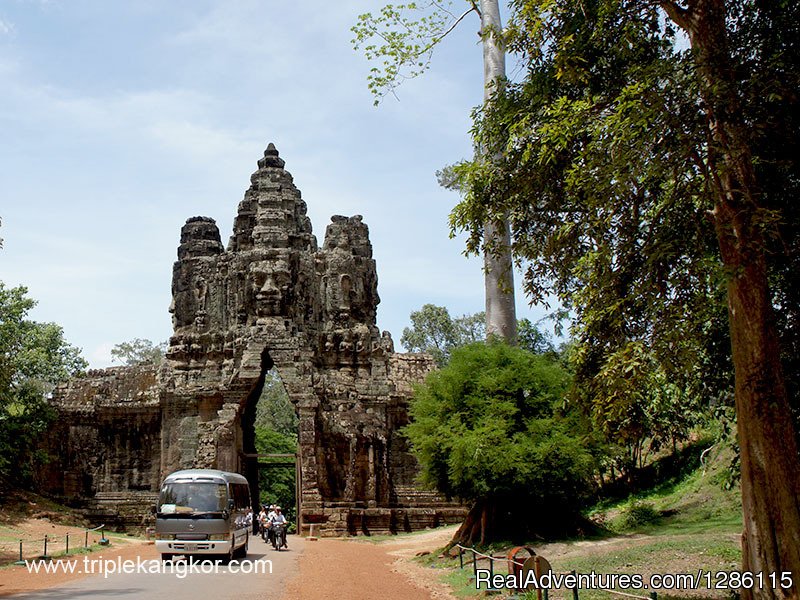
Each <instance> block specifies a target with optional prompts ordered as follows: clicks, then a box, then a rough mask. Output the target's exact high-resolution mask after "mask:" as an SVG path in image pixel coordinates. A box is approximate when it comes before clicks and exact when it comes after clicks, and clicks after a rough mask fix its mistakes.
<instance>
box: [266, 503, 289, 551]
mask: <svg viewBox="0 0 800 600" xmlns="http://www.w3.org/2000/svg"><path fill="white" fill-rule="evenodd" d="M271 514H272V518H271V520H270V522H271V524H272V525H283V540H282V544H283V547H284V548H288V547H289V546H288V545H287V544H286V528H287V527H288V526H289V523H288V522H287V521H286V517H284V516H283V513H282V512H281V507H280V506H276V507H275V512H274V513H271ZM273 536H274V533H273Z"/></svg>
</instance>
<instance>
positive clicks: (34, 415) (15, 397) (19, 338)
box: [0, 282, 87, 490]
mask: <svg viewBox="0 0 800 600" xmlns="http://www.w3.org/2000/svg"><path fill="white" fill-rule="evenodd" d="M27 293H28V290H27V289H26V288H24V287H22V286H20V287H15V288H7V287H6V286H5V285H4V284H3V283H2V282H0V484H2V485H0V490H2V489H6V487H7V486H8V485H10V484H14V485H20V484H26V483H28V477H29V476H30V475H31V472H32V466H33V462H34V461H35V460H36V459H37V458H39V456H38V454H37V452H36V450H35V449H36V448H37V446H38V442H39V441H40V440H39V436H40V435H41V434H42V433H43V432H44V431H45V430H46V428H47V426H48V424H49V423H50V421H51V419H52V418H53V416H54V414H53V412H52V410H51V409H50V407H49V406H48V404H47V402H46V399H47V397H48V396H49V395H50V394H51V393H52V391H53V389H54V388H55V386H56V385H58V384H59V383H61V382H63V381H66V380H67V379H68V378H69V377H71V376H73V375H76V374H78V373H79V372H80V371H82V370H83V369H85V368H86V365H87V363H86V361H85V360H84V359H83V358H82V357H81V355H80V350H79V349H77V348H74V347H72V346H70V345H69V344H68V343H67V342H66V341H65V340H64V332H63V330H62V329H61V327H59V326H58V325H56V324H55V323H38V322H36V321H31V320H30V319H28V318H27V316H28V312H29V311H30V310H31V309H32V308H33V307H34V306H35V304H36V303H35V302H34V300H32V299H31V298H29V297H28V296H27Z"/></svg>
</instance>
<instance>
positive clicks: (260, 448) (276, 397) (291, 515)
mask: <svg viewBox="0 0 800 600" xmlns="http://www.w3.org/2000/svg"><path fill="white" fill-rule="evenodd" d="M297 425H298V418H297V413H296V411H295V408H294V406H293V405H292V403H291V401H290V400H289V396H288V394H287V393H286V390H285V388H284V387H283V383H282V382H281V380H280V377H279V376H278V373H277V371H275V370H274V369H273V370H271V371H269V372H267V374H266V375H265V378H264V388H263V390H262V392H261V397H260V398H259V400H258V404H257V405H256V420H255V446H256V452H258V453H259V454H294V453H296V452H297ZM273 462H276V461H273ZM277 462H281V461H280V460H278V461H277ZM284 462H285V461H284ZM295 476H296V473H295V469H294V468H292V467H268V466H261V467H260V468H259V473H258V481H259V488H260V491H261V498H260V501H261V503H268V504H278V505H280V506H281V508H283V513H284V515H286V518H287V519H288V520H289V521H292V522H296V518H297V515H296V514H295V512H296V511H295V503H296V488H295Z"/></svg>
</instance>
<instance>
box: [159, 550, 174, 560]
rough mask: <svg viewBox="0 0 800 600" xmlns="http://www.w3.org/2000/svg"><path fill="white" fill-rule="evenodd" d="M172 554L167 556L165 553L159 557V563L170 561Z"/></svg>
mask: <svg viewBox="0 0 800 600" xmlns="http://www.w3.org/2000/svg"><path fill="white" fill-rule="evenodd" d="M173 556H174V554H167V553H166V552H165V553H163V554H162V555H161V562H167V561H171V560H172V557H173Z"/></svg>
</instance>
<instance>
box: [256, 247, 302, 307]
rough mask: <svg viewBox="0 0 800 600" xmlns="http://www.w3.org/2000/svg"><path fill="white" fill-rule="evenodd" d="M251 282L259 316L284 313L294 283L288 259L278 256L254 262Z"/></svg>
mask: <svg viewBox="0 0 800 600" xmlns="http://www.w3.org/2000/svg"><path fill="white" fill-rule="evenodd" d="M250 282H251V285H252V289H253V296H254V299H255V309H256V314H257V315H258V316H260V317H269V316H275V315H280V314H282V313H283V309H284V307H285V305H286V298H287V296H288V292H289V288H290V286H291V283H292V273H291V271H290V270H289V265H288V263H287V262H286V260H284V259H282V258H276V259H274V260H264V261H258V262H254V263H252V264H251V265H250Z"/></svg>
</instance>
